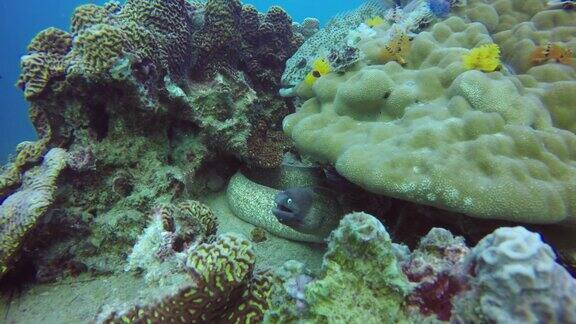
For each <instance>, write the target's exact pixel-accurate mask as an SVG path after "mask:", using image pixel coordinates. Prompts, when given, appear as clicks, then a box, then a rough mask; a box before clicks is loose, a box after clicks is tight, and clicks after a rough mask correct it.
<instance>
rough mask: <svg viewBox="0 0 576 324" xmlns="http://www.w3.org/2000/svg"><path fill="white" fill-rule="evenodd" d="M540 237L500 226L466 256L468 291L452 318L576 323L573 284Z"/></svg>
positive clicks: (457, 301) (575, 288)
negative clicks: (468, 277)
mask: <svg viewBox="0 0 576 324" xmlns="http://www.w3.org/2000/svg"><path fill="white" fill-rule="evenodd" d="M555 258H556V256H555V254H554V252H553V251H552V248H550V246H549V245H547V244H545V243H544V242H542V240H541V238H540V235H538V234H536V233H532V232H529V231H528V230H526V229H525V228H523V227H512V228H510V227H503V228H499V229H497V230H496V231H494V233H492V234H490V235H488V236H486V237H485V238H484V239H482V240H481V241H480V242H479V243H478V245H476V247H474V248H473V249H472V251H471V253H470V254H469V255H468V256H466V260H465V271H466V272H469V273H470V275H471V276H472V277H474V280H471V281H470V285H471V289H470V291H467V292H465V293H463V294H461V295H458V296H457V297H456V298H455V300H454V308H455V309H454V311H453V313H454V314H455V318H454V320H456V321H458V322H478V321H482V322H498V323H504V322H506V323H523V322H524V323H525V322H548V323H574V322H576V281H575V280H574V278H572V277H571V275H570V274H569V273H568V272H567V271H566V269H564V268H563V267H562V266H560V265H559V264H558V263H556V262H555Z"/></svg>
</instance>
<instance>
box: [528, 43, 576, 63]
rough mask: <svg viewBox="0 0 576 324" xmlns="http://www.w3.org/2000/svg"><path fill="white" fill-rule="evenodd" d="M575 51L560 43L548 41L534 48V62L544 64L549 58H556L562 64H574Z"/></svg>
mask: <svg viewBox="0 0 576 324" xmlns="http://www.w3.org/2000/svg"><path fill="white" fill-rule="evenodd" d="M573 55H574V53H573V52H572V50H571V49H569V48H564V47H562V46H560V45H558V44H553V43H547V44H545V45H543V46H538V47H536V48H535V49H534V51H533V52H532V55H531V61H532V63H533V64H542V63H545V62H547V61H549V60H554V61H556V62H557V63H561V64H572V62H573V57H572V56H573Z"/></svg>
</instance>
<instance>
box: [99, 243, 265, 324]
mask: <svg viewBox="0 0 576 324" xmlns="http://www.w3.org/2000/svg"><path fill="white" fill-rule="evenodd" d="M254 262H255V255H254V252H253V251H252V247H251V245H250V242H249V241H247V240H245V239H243V238H241V237H239V236H236V235H233V234H225V235H221V236H220V237H219V238H218V240H217V241H216V242H214V243H204V244H201V245H199V246H198V247H197V248H195V249H194V250H193V251H192V252H191V253H190V255H189V256H188V258H187V262H186V267H187V271H188V273H189V274H190V276H191V279H193V282H194V284H190V285H189V286H187V287H184V288H181V289H180V290H179V291H178V292H176V293H175V294H173V295H170V296H167V297H165V298H164V299H163V300H162V301H161V302H159V303H156V304H151V305H148V306H144V307H135V308H133V309H131V310H129V311H127V312H124V313H113V314H111V315H110V316H109V317H108V319H106V320H105V321H104V322H105V323H141V322H169V321H178V322H186V323H207V322H221V321H225V322H226V323H256V322H259V321H260V320H261V319H262V316H263V313H264V311H265V310H266V309H267V308H268V294H269V290H270V286H271V280H270V276H269V275H268V274H260V275H256V274H253V270H254Z"/></svg>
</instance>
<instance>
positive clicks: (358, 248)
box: [265, 213, 411, 323]
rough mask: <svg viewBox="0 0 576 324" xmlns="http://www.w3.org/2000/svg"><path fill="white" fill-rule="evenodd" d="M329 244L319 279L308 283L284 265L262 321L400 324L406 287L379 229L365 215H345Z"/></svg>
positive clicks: (295, 269)
mask: <svg viewBox="0 0 576 324" xmlns="http://www.w3.org/2000/svg"><path fill="white" fill-rule="evenodd" d="M328 242H329V243H328V252H327V253H326V254H325V256H324V262H323V269H322V272H323V273H322V275H321V276H320V277H319V278H317V279H315V280H313V281H311V280H310V279H309V277H308V275H306V273H305V272H303V269H302V267H301V266H298V265H297V264H293V263H288V264H286V265H285V266H284V268H283V270H282V271H281V273H280V275H281V277H282V278H284V279H283V280H284V284H283V285H277V286H275V291H274V293H273V294H272V296H271V306H270V310H269V311H268V312H267V313H266V316H265V322H268V323H286V322H294V321H300V322H307V323H323V322H326V323H340V322H341V323H380V322H387V323H391V322H399V321H403V320H405V319H406V318H405V314H404V313H403V310H402V305H403V303H404V298H405V297H406V296H407V295H408V293H409V292H410V290H411V286H410V284H409V283H408V281H407V279H406V277H405V276H404V274H403V273H402V271H401V269H400V268H399V266H398V264H397V262H396V261H397V260H396V256H395V254H394V251H393V247H392V242H391V240H390V236H389V235H388V233H387V232H386V230H385V229H384V226H383V225H382V224H381V223H380V222H379V221H378V220H377V219H376V218H374V217H373V216H370V215H368V214H365V213H352V214H348V215H346V216H345V217H344V218H343V219H342V221H341V222H340V225H339V227H338V228H337V229H336V230H335V231H334V232H332V234H331V235H330V238H329V240H328ZM287 283H288V284H287ZM299 286H300V287H299Z"/></svg>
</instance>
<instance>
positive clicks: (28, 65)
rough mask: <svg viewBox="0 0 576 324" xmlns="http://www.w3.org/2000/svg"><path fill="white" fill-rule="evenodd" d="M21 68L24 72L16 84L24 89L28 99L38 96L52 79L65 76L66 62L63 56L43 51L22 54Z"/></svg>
mask: <svg viewBox="0 0 576 324" xmlns="http://www.w3.org/2000/svg"><path fill="white" fill-rule="evenodd" d="M20 68H21V69H22V72H21V73H20V76H19V78H18V81H17V82H16V85H17V86H18V87H20V88H21V89H22V90H23V91H24V97H25V98H26V99H34V98H37V97H38V96H40V95H41V94H42V93H43V92H44V91H45V90H46V89H47V88H48V86H49V84H50V82H51V81H53V80H55V79H60V78H63V77H64V76H65V74H66V63H65V62H64V60H63V57H62V56H60V55H57V54H49V53H42V52H40V53H32V54H28V55H24V56H22V58H21V59H20Z"/></svg>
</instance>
